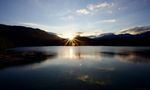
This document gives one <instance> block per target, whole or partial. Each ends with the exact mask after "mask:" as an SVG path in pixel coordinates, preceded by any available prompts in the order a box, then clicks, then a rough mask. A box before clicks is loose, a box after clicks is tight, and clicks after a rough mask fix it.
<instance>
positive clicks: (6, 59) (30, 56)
mask: <svg viewBox="0 0 150 90" xmlns="http://www.w3.org/2000/svg"><path fill="white" fill-rule="evenodd" d="M54 56H55V54H48V55H47V54H45V53H43V52H35V51H22V52H16V51H5V52H0V69H1V68H6V67H10V66H21V65H28V64H33V63H40V62H42V61H44V60H46V59H48V58H53V57H54Z"/></svg>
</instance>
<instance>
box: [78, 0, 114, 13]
mask: <svg viewBox="0 0 150 90" xmlns="http://www.w3.org/2000/svg"><path fill="white" fill-rule="evenodd" d="M113 5H114V4H113V3H107V2H104V3H99V4H89V5H87V7H85V8H83V9H79V10H76V12H77V13H79V14H83V15H87V14H92V13H93V11H95V10H100V9H106V8H111V7H112V6H113Z"/></svg>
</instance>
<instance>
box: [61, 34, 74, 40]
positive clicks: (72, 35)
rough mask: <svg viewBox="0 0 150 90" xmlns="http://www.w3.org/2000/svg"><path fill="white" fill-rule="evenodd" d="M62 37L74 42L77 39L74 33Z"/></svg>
mask: <svg viewBox="0 0 150 90" xmlns="http://www.w3.org/2000/svg"><path fill="white" fill-rule="evenodd" d="M60 37H62V38H65V39H68V40H73V39H74V38H75V37H76V35H75V34H73V33H67V34H61V35H60Z"/></svg>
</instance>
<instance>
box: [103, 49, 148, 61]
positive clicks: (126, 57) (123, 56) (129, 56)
mask: <svg viewBox="0 0 150 90" xmlns="http://www.w3.org/2000/svg"><path fill="white" fill-rule="evenodd" d="M149 52H150V51H149V50H145V51H125V52H100V54H101V55H103V56H107V57H108V56H109V57H114V58H115V59H117V60H120V61H123V62H133V63H150V53H149Z"/></svg>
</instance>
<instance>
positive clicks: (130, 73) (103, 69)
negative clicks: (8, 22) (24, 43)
mask: <svg viewBox="0 0 150 90" xmlns="http://www.w3.org/2000/svg"><path fill="white" fill-rule="evenodd" d="M11 50H13V51H15V52H24V51H26V52H32V51H38V52H42V53H45V54H47V55H49V54H51V55H53V56H52V57H49V58H47V59H45V60H42V61H37V62H32V63H28V64H21V65H17V66H15V65H13V66H6V67H3V68H0V90H6V89H9V88H11V89H12V90H15V89H17V90H18V89H20V90H31V89H32V90H33V89H34V90H45V89H46V90H51V89H52V90H54V89H55V90H56V89H57V90H60V89H61V90H62V89H64V90H66V89H75V90H77V89H79V90H83V89H86V90H100V89H104V90H110V89H111V90H112V89H120V90H122V89H126V90H139V89H146V90H148V89H150V84H149V83H150V77H149V76H150V56H149V54H148V52H149V50H150V48H149V47H109V46H77V47H73V46H51V47H48V46H47V47H25V48H15V49H11Z"/></svg>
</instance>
